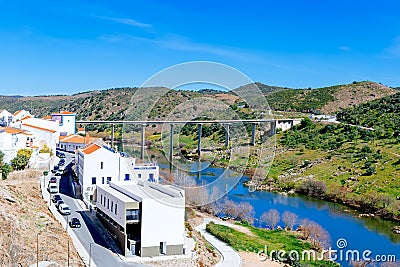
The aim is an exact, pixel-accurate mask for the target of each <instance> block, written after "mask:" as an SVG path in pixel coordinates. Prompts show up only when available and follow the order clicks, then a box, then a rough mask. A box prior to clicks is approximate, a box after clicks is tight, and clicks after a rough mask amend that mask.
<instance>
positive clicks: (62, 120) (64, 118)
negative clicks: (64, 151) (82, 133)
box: [51, 111, 76, 135]
mask: <svg viewBox="0 0 400 267" xmlns="http://www.w3.org/2000/svg"><path fill="white" fill-rule="evenodd" d="M51 120H52V121H56V122H58V124H59V130H60V134H61V135H69V134H75V133H76V129H75V127H76V126H75V123H76V114H75V113H72V112H69V111H61V112H58V113H53V114H51Z"/></svg>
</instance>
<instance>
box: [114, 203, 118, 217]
mask: <svg viewBox="0 0 400 267" xmlns="http://www.w3.org/2000/svg"><path fill="white" fill-rule="evenodd" d="M117 209H118V205H117V203H115V215H117Z"/></svg>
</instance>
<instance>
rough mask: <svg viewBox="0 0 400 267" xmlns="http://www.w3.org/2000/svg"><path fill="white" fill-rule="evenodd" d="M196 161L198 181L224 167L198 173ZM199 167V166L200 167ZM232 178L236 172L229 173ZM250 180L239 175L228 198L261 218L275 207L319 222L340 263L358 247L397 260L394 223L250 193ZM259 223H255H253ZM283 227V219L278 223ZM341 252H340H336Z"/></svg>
mask: <svg viewBox="0 0 400 267" xmlns="http://www.w3.org/2000/svg"><path fill="white" fill-rule="evenodd" d="M198 164H199V163H193V164H192V166H190V168H191V170H192V171H193V172H191V173H189V175H191V176H193V177H194V178H195V179H196V181H197V183H198V184H201V183H204V182H206V183H209V182H211V181H213V180H215V179H216V178H218V177H219V176H220V175H221V174H222V173H223V172H224V169H222V168H216V167H207V168H205V169H203V170H201V171H200V172H199V173H197V171H196V170H197V169H198V168H199V165H198ZM160 166H161V168H165V169H167V168H169V166H167V165H162V164H161V165H160ZM200 169H201V168H200ZM229 175H232V178H234V176H235V175H236V177H237V174H234V173H231V174H229ZM247 179H249V178H248V177H245V176H244V177H242V178H241V180H240V182H239V183H238V184H237V185H236V187H235V188H234V189H233V190H231V191H230V192H229V193H228V194H227V197H228V198H229V199H231V200H233V201H236V202H241V201H245V202H249V203H251V204H252V205H253V207H254V210H255V213H256V215H255V217H256V218H260V216H261V214H262V213H263V212H265V211H268V210H269V209H271V208H274V209H277V210H278V211H279V212H280V213H281V214H282V213H283V212H285V211H290V212H293V213H295V214H297V215H298V216H299V221H300V220H301V219H304V218H307V219H309V220H312V221H315V222H317V223H318V224H320V225H321V226H322V227H323V228H324V229H326V230H327V231H328V232H329V234H330V238H331V247H332V249H335V250H336V249H337V250H339V251H340V250H342V251H343V255H344V256H343V261H340V260H338V261H337V262H339V263H340V264H341V265H343V266H349V265H348V263H347V262H346V261H345V259H346V257H345V255H346V252H347V251H349V250H358V251H359V253H360V257H362V253H363V252H364V251H367V250H370V251H371V252H372V254H371V255H370V256H369V257H371V258H373V257H375V256H377V255H395V256H396V259H399V260H400V235H396V234H394V233H393V232H392V229H393V226H395V225H397V224H396V223H395V222H392V221H387V220H383V219H380V218H377V217H373V218H372V217H369V218H365V217H363V218H358V217H357V216H358V215H359V214H360V213H359V212H357V211H355V210H353V209H351V208H349V207H346V206H344V205H341V204H336V203H332V202H327V201H322V200H318V199H315V198H310V197H305V196H301V195H285V194H279V193H272V192H268V191H255V192H249V191H248V189H247V188H246V187H244V186H243V182H244V181H246V180H247ZM255 224H256V226H258V223H257V222H256V223H255ZM280 225H281V226H282V222H281V223H280ZM343 238H344V239H345V240H346V242H347V246H346V247H344V248H342V249H340V248H338V246H337V240H339V239H343ZM337 255H340V254H337Z"/></svg>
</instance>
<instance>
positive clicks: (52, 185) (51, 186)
mask: <svg viewBox="0 0 400 267" xmlns="http://www.w3.org/2000/svg"><path fill="white" fill-rule="evenodd" d="M47 190H48V191H49V192H50V194H52V193H58V185H57V184H56V183H49V185H48V186H47Z"/></svg>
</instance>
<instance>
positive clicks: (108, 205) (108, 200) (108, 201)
mask: <svg viewBox="0 0 400 267" xmlns="http://www.w3.org/2000/svg"><path fill="white" fill-rule="evenodd" d="M107 209H110V199H109V198H108V199H107Z"/></svg>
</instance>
